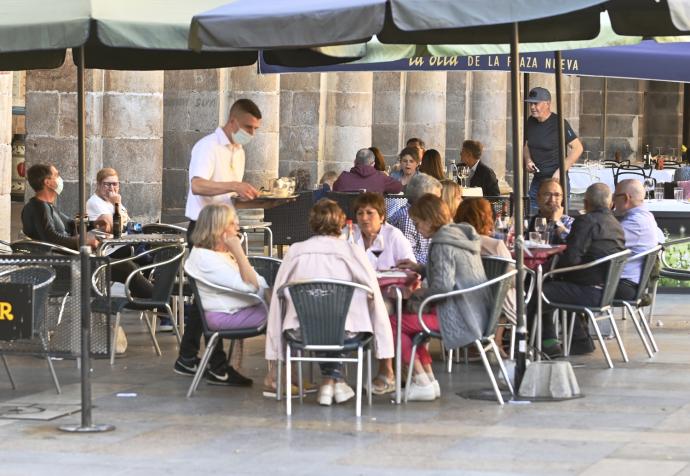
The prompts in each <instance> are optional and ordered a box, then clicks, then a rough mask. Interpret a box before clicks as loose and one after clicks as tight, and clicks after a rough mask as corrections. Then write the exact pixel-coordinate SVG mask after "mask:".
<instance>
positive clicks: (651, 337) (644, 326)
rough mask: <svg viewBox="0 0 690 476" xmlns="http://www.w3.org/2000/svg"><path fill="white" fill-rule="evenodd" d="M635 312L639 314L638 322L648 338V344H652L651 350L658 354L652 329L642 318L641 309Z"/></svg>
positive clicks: (643, 317)
mask: <svg viewBox="0 0 690 476" xmlns="http://www.w3.org/2000/svg"><path fill="white" fill-rule="evenodd" d="M637 312H638V313H639V314H640V322H641V323H642V327H643V328H644V330H645V332H646V333H647V337H649V342H650V343H651V344H652V349H654V352H659V347H658V346H657V345H656V339H654V336H653V335H652V329H651V328H650V327H649V323H648V321H647V319H646V318H645V316H644V312H643V311H642V309H638V310H637Z"/></svg>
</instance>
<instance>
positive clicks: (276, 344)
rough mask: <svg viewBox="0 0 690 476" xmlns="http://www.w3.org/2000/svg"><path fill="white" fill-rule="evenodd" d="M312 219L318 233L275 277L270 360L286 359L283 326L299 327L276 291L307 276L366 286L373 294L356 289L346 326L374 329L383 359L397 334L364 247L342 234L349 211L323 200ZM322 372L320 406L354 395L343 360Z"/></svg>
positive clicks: (354, 329) (297, 247) (292, 253)
mask: <svg viewBox="0 0 690 476" xmlns="http://www.w3.org/2000/svg"><path fill="white" fill-rule="evenodd" d="M309 224H310V226H311V228H312V231H313V232H314V233H315V235H316V236H313V237H311V238H309V239H308V240H306V241H303V242H301V243H295V244H294V245H292V246H291V247H290V249H289V251H288V252H287V254H286V255H285V259H284V260H283V264H282V265H281V266H280V269H279V270H278V274H277V276H276V281H275V284H274V287H273V293H274V295H273V298H272V300H271V306H270V309H269V313H268V327H267V330H266V359H267V360H269V361H271V360H277V359H282V358H283V351H284V349H285V346H284V343H283V339H282V335H283V331H285V330H287V329H298V328H299V323H298V321H297V314H296V313H295V308H294V306H293V305H292V303H290V302H289V299H288V301H287V306H286V314H285V317H284V318H283V317H282V316H281V304H280V299H278V297H277V296H276V293H277V291H278V289H280V287H281V286H283V285H284V284H287V283H289V282H292V281H299V280H305V279H341V280H345V281H350V282H353V283H359V284H363V285H366V286H368V287H369V288H370V289H371V290H372V292H373V299H372V298H369V297H368V296H367V294H366V293H365V292H363V291H360V290H356V291H355V292H354V295H353V297H352V303H351V305H350V310H349V312H348V315H347V318H346V320H345V330H346V331H347V332H348V333H359V332H369V333H373V335H374V341H375V344H376V356H377V357H378V358H379V359H386V358H391V357H393V355H394V345H393V333H392V331H391V326H390V321H389V319H388V313H387V312H386V306H385V304H384V301H383V297H382V296H381V290H380V289H379V286H378V282H377V280H376V273H375V272H374V269H373V268H372V266H371V264H370V263H369V260H368V258H367V256H366V254H365V252H364V250H363V249H362V248H361V247H360V246H357V245H354V244H350V243H349V242H347V241H345V240H342V239H340V234H341V230H342V228H343V227H344V226H345V214H344V213H343V211H342V210H341V209H340V207H339V206H338V204H337V203H335V202H334V201H332V200H328V199H321V200H319V201H318V202H317V203H316V205H314V207H313V208H312V210H311V212H310V214H309ZM321 374H322V377H323V381H322V385H321V388H320V390H319V396H318V400H319V403H320V404H321V405H331V404H332V402H333V400H334V399H335V401H336V402H337V403H342V402H345V401H347V400H349V399H350V398H352V397H353V396H354V391H353V390H352V388H350V386H349V385H347V383H345V381H344V379H343V376H342V373H341V364H338V363H324V364H321Z"/></svg>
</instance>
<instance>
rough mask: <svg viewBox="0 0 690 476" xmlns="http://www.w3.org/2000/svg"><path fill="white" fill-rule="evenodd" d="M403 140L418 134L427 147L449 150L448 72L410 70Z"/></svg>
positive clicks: (442, 152) (406, 92) (442, 155)
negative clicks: (447, 131)
mask: <svg viewBox="0 0 690 476" xmlns="http://www.w3.org/2000/svg"><path fill="white" fill-rule="evenodd" d="M406 76H407V78H406V81H407V84H406V88H405V127H404V133H403V140H404V141H407V139H409V138H410V137H419V138H420V139H422V140H423V141H424V142H425V143H426V147H427V148H428V149H436V150H438V151H439V152H440V153H441V157H445V152H446V72H445V71H433V72H408V73H406Z"/></svg>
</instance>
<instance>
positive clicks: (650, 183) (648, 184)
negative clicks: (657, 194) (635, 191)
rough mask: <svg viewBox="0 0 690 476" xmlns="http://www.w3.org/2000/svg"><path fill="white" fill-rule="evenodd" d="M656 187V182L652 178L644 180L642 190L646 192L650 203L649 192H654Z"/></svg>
mask: <svg viewBox="0 0 690 476" xmlns="http://www.w3.org/2000/svg"><path fill="white" fill-rule="evenodd" d="M655 186H656V181H655V180H654V179H653V178H646V179H644V189H645V191H646V192H647V197H648V198H649V200H650V201H651V196H650V195H651V192H652V191H653V190H654V187H655Z"/></svg>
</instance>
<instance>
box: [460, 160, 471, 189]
mask: <svg viewBox="0 0 690 476" xmlns="http://www.w3.org/2000/svg"><path fill="white" fill-rule="evenodd" d="M458 175H459V176H460V186H461V187H463V188H465V187H467V177H469V176H470V168H469V167H468V166H467V165H460V166H459V167H458Z"/></svg>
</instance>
